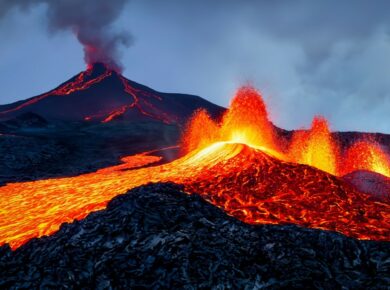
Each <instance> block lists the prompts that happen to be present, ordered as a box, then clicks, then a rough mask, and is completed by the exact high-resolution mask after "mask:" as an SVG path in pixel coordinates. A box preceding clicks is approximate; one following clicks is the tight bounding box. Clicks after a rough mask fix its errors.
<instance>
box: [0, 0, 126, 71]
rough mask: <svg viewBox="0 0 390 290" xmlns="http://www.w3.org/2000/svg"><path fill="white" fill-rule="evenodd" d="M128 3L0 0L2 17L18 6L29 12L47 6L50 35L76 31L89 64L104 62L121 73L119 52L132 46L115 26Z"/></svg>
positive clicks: (120, 0) (88, 0) (121, 1)
mask: <svg viewBox="0 0 390 290" xmlns="http://www.w3.org/2000/svg"><path fill="white" fill-rule="evenodd" d="M127 2H128V0H110V1H107V0H0V16H3V15H5V14H6V13H7V12H8V11H9V10H10V9H12V8H14V7H16V8H20V9H22V10H27V9H28V8H30V7H33V6H35V5H39V4H44V5H46V6H47V19H48V22H47V25H48V30H49V32H58V31H69V30H70V31H72V33H73V34H74V35H75V36H76V37H77V39H78V41H79V42H80V43H81V44H82V45H83V47H84V60H85V62H86V63H87V64H88V65H91V64H93V63H96V62H102V63H104V64H105V65H106V66H107V67H109V68H111V69H114V70H117V71H121V70H122V65H121V63H120V61H119V56H120V55H119V50H120V48H121V47H122V46H125V47H127V46H129V45H130V44H131V36H130V34H129V33H128V32H127V31H114V30H113V27H112V24H113V23H114V22H115V20H116V19H117V18H118V17H119V15H120V14H121V12H122V10H123V8H124V6H125V4H126V3H127Z"/></svg>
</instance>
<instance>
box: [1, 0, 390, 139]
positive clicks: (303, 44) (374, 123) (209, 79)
mask: <svg viewBox="0 0 390 290" xmlns="http://www.w3.org/2000/svg"><path fill="white" fill-rule="evenodd" d="M26 1H27V2H32V3H33V4H32V5H30V6H28V7H25V6H18V5H14V3H18V2H23V1H16V0H15V1H11V0H0V57H1V58H0V104H6V103H10V102H14V101H17V100H21V99H26V98H29V97H32V96H34V95H37V94H40V93H43V92H46V91H48V90H50V89H52V88H54V87H55V86H57V85H58V84H60V83H62V82H64V81H66V80H67V79H68V78H70V77H72V76H73V75H75V74H77V73H78V72H80V71H82V70H84V69H85V63H84V59H83V58H84V54H83V47H82V45H81V44H80V42H79V41H78V40H77V38H76V37H75V36H74V34H73V33H72V31H71V30H70V29H68V28H67V26H62V27H61V29H54V28H56V27H57V26H58V25H59V24H58V21H57V22H56V19H57V18H56V19H54V20H53V13H50V12H51V10H50V9H49V8H48V5H47V3H53V2H54V3H56V1H58V3H60V2H63V0H52V2H47V3H46V2H45V1H44V0H32V1H30V0H26ZM68 1H69V0H68ZM72 1H73V2H75V1H80V3H81V0H72ZM86 2H88V1H86ZM119 2H120V6H117V7H116V8H117V9H119V10H118V11H117V10H112V12H113V14H112V18H113V20H112V23H111V22H110V25H109V27H108V28H109V29H108V30H107V31H109V32H112V33H116V34H115V35H119V34H120V35H125V34H126V35H127V36H128V38H126V41H123V42H121V43H119V45H118V47H116V48H118V49H117V51H115V54H116V57H117V58H118V59H119V60H120V62H121V65H122V67H123V74H124V75H125V76H126V77H127V78H129V79H131V80H134V81H136V82H139V83H142V84H144V85H147V86H149V87H151V88H153V89H155V90H159V91H163V92H175V93H188V94H195V95H199V96H201V97H203V98H206V99H208V100H210V101H212V102H214V103H216V104H219V105H222V106H228V104H229V101H230V99H231V98H232V96H233V95H234V92H235V91H236V89H237V88H238V87H239V86H240V85H245V84H251V85H253V86H255V87H256V88H257V89H258V90H259V91H260V92H261V93H262V95H263V97H264V99H265V101H266V103H267V104H268V108H269V113H270V116H271V119H272V121H273V122H274V123H275V124H276V125H278V126H280V127H283V128H286V129H294V128H302V127H308V126H310V123H311V120H312V118H313V116H315V115H323V116H325V117H326V118H327V119H328V120H329V122H330V125H331V128H332V129H333V130H339V131H351V130H353V131H370V132H383V133H390V113H389V112H390V17H388V15H390V1H385V0H384V1H381V0H377V1H365V0H349V1H347V0H340V1H336V0H329V1H312V0H305V1H304V0H296V1H292V0H291V1H287V0H276V1H266V0H263V1H261V0H259V1H250V0H243V1H234V0H225V1H218V0H210V1H195V0H193V1H187V0H166V1H153V0H130V1H126V0H113V1H110V2H107V1H106V2H105V3H114V4H112V5H116V4H115V3H119ZM88 3H89V4H91V1H90V0H89V2H88ZM92 3H93V1H92ZM96 3H97V2H96ZM50 5H51V4H50ZM91 5H93V4H91ZM118 5H119V4H118ZM118 7H119V8H118ZM86 9H87V12H89V8H88V7H87V8H86ZM91 11H92V12H91V15H93V13H96V15H106V14H105V13H104V12H103V13H101V12H99V10H96V11H95V10H93V9H91ZM57 12H58V11H57ZM59 13H60V15H61V10H59ZM93 16H95V15H93ZM50 17H51V18H50ZM96 18H97V19H99V17H98V16H96ZM110 21H111V20H110ZM92 25H95V22H93V23H92ZM64 27H65V28H64ZM92 34H93V33H92ZM116 39H119V38H116ZM120 40H122V38H120Z"/></svg>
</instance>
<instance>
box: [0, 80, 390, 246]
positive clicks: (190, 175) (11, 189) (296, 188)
mask: <svg viewBox="0 0 390 290" xmlns="http://www.w3.org/2000/svg"><path fill="white" fill-rule="evenodd" d="M297 134H298V135H296V136H294V138H293V141H292V143H291V144H290V146H289V147H288V149H286V150H282V149H281V148H285V147H284V146H283V144H281V143H283V142H285V141H283V142H281V141H280V139H281V137H279V136H278V135H277V133H276V131H275V130H274V127H273V126H272V124H271V123H270V121H269V120H268V117H267V112H266V108H265V105H264V103H263V101H262V99H261V96H260V94H258V93H257V91H255V90H254V89H252V88H248V87H246V88H243V89H241V90H239V91H238V93H237V95H236V96H235V98H234V99H233V101H232V104H231V107H230V109H229V110H228V111H227V113H226V114H225V116H224V117H223V118H222V121H221V122H220V123H217V122H214V121H213V120H212V119H211V118H210V117H209V116H208V114H207V113H206V112H204V111H198V112H197V113H196V115H195V116H194V117H193V118H192V120H191V122H190V124H189V125H188V126H187V130H186V132H185V137H184V138H183V139H184V145H185V148H186V150H187V152H188V153H187V154H186V155H184V156H183V157H181V158H179V159H177V160H175V161H173V162H171V163H167V164H163V165H159V166H153V163H155V162H158V161H160V159H161V158H160V157H159V156H154V154H153V152H145V153H142V154H138V155H135V156H130V157H126V158H124V159H122V162H124V163H123V164H121V165H118V166H112V167H108V168H105V169H102V170H98V171H97V172H93V173H89V174H83V175H80V176H77V177H68V178H53V179H47V180H39V181H33V182H23V183H11V184H7V185H6V186H3V187H0V244H4V243H9V244H10V245H11V247H12V248H14V249H15V248H17V247H19V246H20V245H22V244H24V243H25V242H27V241H28V240H29V239H31V238H33V237H40V236H42V235H48V234H51V233H53V232H55V231H57V230H58V228H59V227H60V225H61V224H62V223H64V222H72V221H73V220H74V219H81V218H84V217H85V216H86V215H87V214H88V213H90V212H92V211H96V210H100V209H103V208H105V206H106V204H107V202H108V201H109V200H110V199H112V198H113V197H114V196H116V195H118V194H122V193H125V192H127V191H128V190H130V189H132V188H134V187H137V186H140V185H143V184H146V183H148V182H167V181H172V182H176V183H179V184H183V185H184V188H185V191H186V192H188V193H199V194H200V195H201V196H203V197H204V198H205V199H207V200H208V201H209V202H211V203H213V204H214V205H216V206H219V207H221V208H222V209H224V210H225V211H226V212H227V213H228V214H230V215H232V216H234V217H236V218H238V219H240V220H242V221H244V222H247V223H251V224H266V223H272V224H286V223H293V224H297V225H301V226H305V227H310V228H318V229H325V230H334V231H338V232H341V233H343V234H345V235H348V236H351V237H356V238H359V239H372V240H390V230H389V229H390V219H389V218H390V204H389V203H387V202H385V201H381V200H380V199H377V198H375V197H374V196H371V195H369V194H365V193H361V192H359V191H357V190H356V189H354V188H353V187H352V186H350V185H349V184H347V183H345V182H344V181H343V180H342V179H340V178H338V177H337V176H335V175H332V174H329V173H328V172H325V171H330V172H333V173H337V172H338V169H337V166H338V164H341V163H342V162H340V160H342V161H345V160H344V159H343V158H354V161H353V162H352V163H345V164H348V165H347V168H348V170H355V169H359V168H360V167H365V166H366V165H364V164H365V163H364V162H363V163H359V164H358V163H357V162H360V161H358V160H357V158H356V157H355V155H356V154H357V153H362V152H365V153H364V154H363V155H362V158H363V159H362V160H364V161H367V163H368V164H369V165H370V166H371V165H372V164H373V163H375V162H379V164H380V165H381V166H379V167H377V168H380V170H382V169H381V168H382V165H383V164H384V166H385V168H387V169H389V167H386V166H388V164H389V163H388V158H387V157H386V156H385V155H381V154H379V155H378V152H382V151H370V150H371V148H372V147H371V146H372V145H367V146H366V145H364V146H366V147H364V146H363V145H359V144H358V145H356V146H357V148H356V149H355V148H354V147H351V149H350V150H349V151H348V153H347V154H346V156H347V157H343V156H341V155H340V154H339V153H338V151H339V150H338V148H337V142H335V141H334V140H333V139H332V137H331V134H330V132H329V130H328V127H327V124H326V122H325V121H324V120H322V119H319V118H317V119H315V121H314V122H313V126H312V128H311V129H310V130H309V131H300V132H299V133H297ZM359 146H363V147H364V148H363V149H364V150H365V151H364V150H363V149H361V148H360V147H359ZM377 149H378V148H377ZM378 150H379V149H378ZM367 152H368V153H370V154H373V156H375V158H374V157H370V156H371V155H367V154H368V153H367ZM322 154H323V156H317V155H322ZM378 156H379V157H378ZM338 159H340V160H338ZM355 159H356V160H355ZM292 160H293V161H294V162H291V161H292ZM355 161H356V162H355ZM327 162H328V163H327ZM386 162H387V163H386ZM298 163H306V164H309V165H312V166H308V165H304V164H298ZM142 166H143V167H142ZM140 167H142V168H140ZM315 167H319V168H320V169H322V170H320V169H317V168H315ZM370 168H371V169H372V168H374V167H372V166H371V167H370ZM348 170H347V171H348ZM386 172H387V171H384V173H386Z"/></svg>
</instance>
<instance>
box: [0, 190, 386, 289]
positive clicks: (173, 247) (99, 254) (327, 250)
mask: <svg viewBox="0 0 390 290" xmlns="http://www.w3.org/2000/svg"><path fill="white" fill-rule="evenodd" d="M389 273H390V247H389V243H384V242H382V243H380V242H373V241H358V240H355V239H351V238H347V237H345V236H343V235H341V234H337V233H332V232H326V231H321V230H313V229H304V228H300V227H296V226H278V225H264V226H251V225H247V224H243V223H242V222H240V221H238V220H236V219H234V218H232V217H229V216H227V215H226V214H225V213H224V212H223V211H221V210H220V209H218V208H216V207H214V206H213V205H210V204H208V203H207V202H205V201H204V200H203V199H202V198H200V197H199V196H196V195H192V196H188V195H187V194H185V193H183V192H182V191H181V187H179V186H177V185H173V184H155V185H148V186H143V187H140V188H137V189H134V190H132V191H130V192H129V193H127V194H125V195H121V196H118V197H116V198H114V199H113V200H112V201H111V202H110V203H109V205H108V207H107V209H106V210H103V211H100V212H95V213H92V214H90V215H89V216H88V217H87V218H86V219H84V220H82V221H79V222H74V223H72V224H64V225H62V227H61V229H60V231H59V232H58V233H56V234H55V235H52V236H50V237H44V238H41V239H34V240H32V241H30V242H29V243H28V244H26V245H25V246H23V247H21V248H19V249H18V250H16V251H14V252H13V251H11V250H10V249H9V248H8V247H7V246H4V247H2V248H0V289H20V288H23V289H34V288H42V289H51V288H52V289H80V288H83V289H112V288H113V289H144V288H148V289H149V288H153V289H167V288H170V289H182V288H184V289H198V288H205V289H208V288H215V289H388V288H387V287H388V286H389V285H390V277H389Z"/></svg>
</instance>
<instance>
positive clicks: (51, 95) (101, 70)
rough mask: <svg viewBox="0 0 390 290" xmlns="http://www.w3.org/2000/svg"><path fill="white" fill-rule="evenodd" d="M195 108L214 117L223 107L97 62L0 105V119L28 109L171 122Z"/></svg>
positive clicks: (72, 117) (56, 116) (57, 115)
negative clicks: (163, 90) (57, 82)
mask: <svg viewBox="0 0 390 290" xmlns="http://www.w3.org/2000/svg"><path fill="white" fill-rule="evenodd" d="M198 108H205V109H207V110H208V111H209V112H210V113H211V115H213V116H214V117H216V116H218V115H219V114H220V113H221V112H222V111H223V108H222V107H219V106H217V105H215V104H213V103H211V102H209V101H206V100H205V99H202V98H200V97H198V96H193V95H185V94H170V93H160V92H157V91H155V90H153V89H150V88H148V87H146V86H143V85H140V84H138V83H136V82H133V81H130V80H128V79H126V78H125V77H123V76H122V75H120V74H118V73H117V72H115V71H113V70H109V69H107V68H106V67H105V66H104V65H103V64H99V63H97V64H95V65H93V66H92V67H91V68H89V69H87V70H86V71H83V72H81V73H79V74H78V75H76V76H74V77H73V78H71V79H70V80H68V81H66V82H64V83H63V84H61V85H60V86H58V87H57V88H55V89H54V90H52V91H49V92H47V93H45V94H42V95H39V96H36V97H33V98H30V99H27V100H24V101H18V102H16V103H13V104H8V105H2V106H0V120H8V119H11V118H14V117H15V116H19V115H21V114H24V113H27V112H31V113H34V114H38V115H40V116H41V117H43V118H45V119H47V120H60V121H83V120H84V121H97V122H109V121H112V120H116V119H124V120H130V121H132V120H134V121H140V120H141V121H142V120H146V121H150V120H155V121H160V122H164V123H166V124H173V123H181V122H183V121H184V120H186V119H187V118H188V117H189V116H190V115H191V114H192V113H193V112H194V111H195V110H196V109H198Z"/></svg>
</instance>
